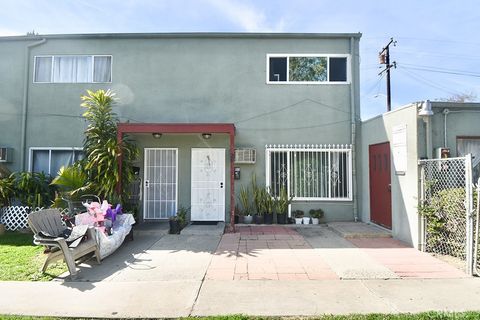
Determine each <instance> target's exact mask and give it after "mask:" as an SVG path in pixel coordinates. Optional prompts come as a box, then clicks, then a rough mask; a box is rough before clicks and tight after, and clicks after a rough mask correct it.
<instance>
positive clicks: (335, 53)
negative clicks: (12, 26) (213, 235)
mask: <svg viewBox="0 0 480 320" xmlns="http://www.w3.org/2000/svg"><path fill="white" fill-rule="evenodd" d="M360 37H361V35H360V34H358V33H354V34H264V33H257V34H255V33H170V34H169V33H160V34H157V33H151V34H78V35H46V36H41V35H40V36H20V37H3V38H0V56H1V57H2V59H0V78H1V81H0V146H1V147H9V148H11V149H9V150H10V159H9V160H10V161H9V162H7V163H6V164H5V165H6V166H7V167H8V168H9V169H10V170H12V171H18V170H32V171H44V172H46V173H48V174H50V175H55V174H56V172H57V171H58V169H59V168H60V167H61V166H62V165H65V164H70V163H72V162H73V161H75V160H76V159H78V158H79V157H81V156H82V141H83V131H84V130H85V128H86V123H85V121H84V119H83V118H82V116H81V114H82V112H83V110H82V108H81V107H80V106H79V105H80V96H81V95H83V94H85V93H86V90H87V89H90V90H97V89H100V88H102V89H112V90H113V91H114V92H116V94H117V97H118V98H119V103H118V104H117V106H116V107H115V111H116V113H117V114H118V116H119V117H120V119H121V121H122V123H121V124H119V127H118V131H119V134H129V135H130V137H131V138H133V140H134V141H135V143H136V144H137V146H138V147H139V148H140V151H141V156H140V158H139V159H138V163H137V166H138V168H139V179H140V180H141V188H140V189H141V190H140V191H141V204H140V206H139V207H140V210H141V212H142V213H141V217H142V219H143V220H146V221H148V220H157V219H166V218H168V217H170V216H172V215H174V214H175V212H176V210H177V208H178V207H179V206H186V207H191V215H192V217H191V218H192V220H200V221H202V220H203V221H205V220H213V221H227V222H228V221H230V216H231V214H232V213H233V210H234V203H235V198H236V194H238V190H239V187H240V186H241V185H248V184H249V183H250V179H251V176H252V174H253V173H255V175H256V177H257V181H258V183H259V184H262V185H266V186H269V187H270V188H271V190H272V192H273V193H278V192H279V190H280V188H281V186H284V187H285V188H287V189H288V192H289V193H290V194H292V195H293V196H294V204H293V207H294V208H295V207H298V208H301V209H303V210H308V209H310V208H322V209H323V210H324V211H325V213H326V216H325V217H326V220H327V221H331V220H335V221H341V220H344V221H345V220H346V221H353V220H355V219H356V218H357V211H356V198H357V196H356V192H357V191H356V178H355V171H356V170H355V166H354V164H355V141H356V139H357V137H356V126H357V124H358V121H359V110H360V106H359V40H360Z"/></svg>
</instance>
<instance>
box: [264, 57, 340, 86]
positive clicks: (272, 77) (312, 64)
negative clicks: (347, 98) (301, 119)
mask: <svg viewBox="0 0 480 320" xmlns="http://www.w3.org/2000/svg"><path fill="white" fill-rule="evenodd" d="M348 60H349V56H348V55H320V54H268V55H267V83H293V84H300V83H303V84H305V83H348V82H349V74H348V71H349V70H348Z"/></svg>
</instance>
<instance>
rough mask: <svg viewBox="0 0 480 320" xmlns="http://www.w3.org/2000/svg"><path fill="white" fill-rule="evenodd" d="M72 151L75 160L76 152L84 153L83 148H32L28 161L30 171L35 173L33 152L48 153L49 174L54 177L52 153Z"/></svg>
mask: <svg viewBox="0 0 480 320" xmlns="http://www.w3.org/2000/svg"><path fill="white" fill-rule="evenodd" d="M57 150H58V151H72V156H73V158H75V154H74V153H75V151H83V148H82V147H30V150H29V159H28V171H29V172H32V171H33V152H34V151H48V173H47V174H49V175H52V173H51V172H50V171H51V169H52V168H51V166H52V151H57ZM55 174H56V173H55Z"/></svg>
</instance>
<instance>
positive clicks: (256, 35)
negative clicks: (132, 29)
mask: <svg viewBox="0 0 480 320" xmlns="http://www.w3.org/2000/svg"><path fill="white" fill-rule="evenodd" d="M361 36H362V34H361V33H360V32H358V33H258V32H255V33H242V32H232V33H230V32H188V33H187V32H185V33H183V32H171V33H82V34H45V35H42V34H39V35H35V36H31V35H25V36H6V37H0V40H38V39H43V38H46V39H105V38H117V39H130V38H131V39H135V38H137V39H151V38H160V39H162V38H164V39H174V38H220V39H223V38H225V39H331V38H356V39H360V38H361Z"/></svg>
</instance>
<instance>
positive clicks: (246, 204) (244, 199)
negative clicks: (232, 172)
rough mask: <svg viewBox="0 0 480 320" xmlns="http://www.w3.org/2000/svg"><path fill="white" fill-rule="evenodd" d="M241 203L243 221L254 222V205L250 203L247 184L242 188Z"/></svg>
mask: <svg viewBox="0 0 480 320" xmlns="http://www.w3.org/2000/svg"><path fill="white" fill-rule="evenodd" d="M240 203H241V204H242V208H243V223H246V224H250V223H252V220H253V217H252V215H251V212H252V205H251V203H250V194H249V192H248V188H247V187H245V186H242V187H241V188H240Z"/></svg>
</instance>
